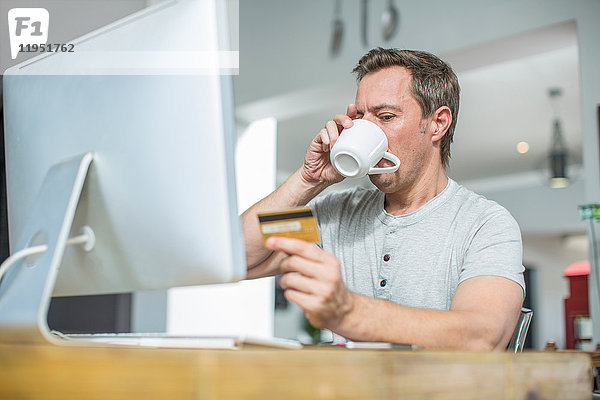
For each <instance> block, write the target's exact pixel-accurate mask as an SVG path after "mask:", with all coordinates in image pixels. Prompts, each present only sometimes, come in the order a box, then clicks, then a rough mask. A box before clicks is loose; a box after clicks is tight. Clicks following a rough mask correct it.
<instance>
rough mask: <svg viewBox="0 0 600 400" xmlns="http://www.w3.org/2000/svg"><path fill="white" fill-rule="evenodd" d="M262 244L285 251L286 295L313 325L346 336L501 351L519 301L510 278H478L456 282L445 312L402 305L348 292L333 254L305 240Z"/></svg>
mask: <svg viewBox="0 0 600 400" xmlns="http://www.w3.org/2000/svg"><path fill="white" fill-rule="evenodd" d="M267 247H268V248H270V249H272V250H276V251H281V252H284V253H286V254H289V255H290V256H289V257H288V258H286V259H285V260H283V262H282V263H281V268H282V270H283V272H284V273H285V275H284V276H283V277H282V279H281V281H280V283H281V286H282V287H283V288H284V289H285V296H286V298H287V299H288V300H290V301H292V302H294V303H296V304H298V305H299V306H300V307H301V308H302V309H303V310H304V312H305V314H306V317H307V318H308V320H309V321H310V322H311V324H313V326H315V327H317V328H327V329H330V330H332V331H333V332H335V333H338V334H340V335H342V336H344V337H347V338H349V339H351V340H357V341H377V342H392V343H410V344H416V345H419V346H423V347H426V348H431V349H461V350H504V349H505V348H506V345H507V344H508V342H509V341H510V337H511V335H512V332H513V330H514V327H515V325H516V322H517V319H518V316H519V311H520V308H521V304H522V302H523V289H522V288H521V286H520V285H519V284H517V283H516V282H513V281H511V280H509V279H506V278H502V277H498V276H479V277H474V278H470V279H467V280H465V281H464V282H462V283H461V284H460V285H459V286H458V288H457V290H456V292H455V295H454V298H453V300H452V304H451V306H450V310H448V311H441V310H429V309H420V308H413V307H405V306H401V305H398V304H394V303H391V302H389V301H385V300H380V299H373V298H370V297H366V296H361V295H359V294H356V293H353V292H351V291H349V290H348V289H347V288H346V287H345V285H344V283H343V281H342V277H341V272H340V265H339V261H338V260H337V258H335V256H333V255H332V254H330V253H327V252H325V251H323V250H321V249H319V248H317V247H315V246H312V245H310V244H308V243H306V242H302V241H299V240H295V239H287V238H270V239H269V241H268V242H267Z"/></svg>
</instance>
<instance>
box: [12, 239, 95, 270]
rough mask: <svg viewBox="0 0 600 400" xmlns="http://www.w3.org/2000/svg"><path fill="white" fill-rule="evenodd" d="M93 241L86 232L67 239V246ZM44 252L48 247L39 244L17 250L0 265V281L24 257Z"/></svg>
mask: <svg viewBox="0 0 600 400" xmlns="http://www.w3.org/2000/svg"><path fill="white" fill-rule="evenodd" d="M93 240H94V238H93V237H92V236H91V235H90V233H89V232H86V233H84V234H82V235H79V236H75V237H73V238H71V239H68V240H67V246H69V245H74V244H88V243H89V242H92V241H93ZM46 250H48V245H47V244H41V245H39V246H32V247H26V248H24V249H23V250H19V251H17V252H16V253H14V254H12V255H11V256H10V257H8V258H7V259H6V260H4V262H3V263H2V264H1V265H0V281H1V280H2V277H3V276H4V275H5V274H6V272H7V271H8V270H9V269H10V268H11V267H12V266H13V265H14V264H16V263H17V262H18V261H20V260H22V259H23V258H25V257H29V256H33V255H35V254H41V253H44V252H45V251H46Z"/></svg>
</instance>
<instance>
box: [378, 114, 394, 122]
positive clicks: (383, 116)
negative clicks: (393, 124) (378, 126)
mask: <svg viewBox="0 0 600 400" xmlns="http://www.w3.org/2000/svg"><path fill="white" fill-rule="evenodd" d="M392 118H394V116H393V115H388V114H386V115H381V116H380V117H379V119H382V120H384V121H389V120H391V119H392Z"/></svg>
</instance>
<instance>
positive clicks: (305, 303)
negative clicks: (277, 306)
mask: <svg viewBox="0 0 600 400" xmlns="http://www.w3.org/2000/svg"><path fill="white" fill-rule="evenodd" d="M283 295H284V296H285V298H286V299H288V300H289V301H291V302H292V303H294V304H296V305H297V306H299V307H300V308H301V309H302V310H304V311H305V312H306V311H307V310H314V309H315V308H316V306H317V298H316V297H314V296H311V295H310V294H306V293H302V292H299V291H297V290H293V289H288V290H286V291H285V292H284V293H283Z"/></svg>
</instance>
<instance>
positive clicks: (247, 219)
mask: <svg viewBox="0 0 600 400" xmlns="http://www.w3.org/2000/svg"><path fill="white" fill-rule="evenodd" d="M352 118H356V105H354V104H350V105H349V106H348V110H347V113H346V114H337V115H336V116H335V117H334V118H333V120H331V121H328V122H327V124H325V127H324V128H323V129H321V131H320V132H319V133H318V134H317V136H316V137H315V138H314V139H313V141H312V142H311V143H310V145H309V147H308V150H307V151H306V155H305V157H304V163H303V165H302V167H300V168H299V169H298V170H297V171H296V172H295V173H293V174H292V175H291V176H290V177H289V178H288V179H287V180H286V181H285V182H284V183H283V184H282V185H281V186H279V187H278V188H277V189H276V190H275V191H274V192H273V193H271V194H270V195H268V196H267V197H265V198H264V199H262V200H260V201H259V202H258V203H256V204H255V205H253V206H252V207H250V208H249V209H248V210H246V211H245V212H244V213H243V214H242V232H243V234H244V240H245V246H246V263H247V265H248V276H247V277H248V278H258V277H261V276H268V275H276V274H279V273H280V270H279V264H280V262H281V261H282V260H283V259H284V258H285V255H284V254H281V253H278V252H273V251H271V250H268V249H266V248H265V247H264V246H263V242H262V236H261V234H260V227H259V223H258V218H257V214H258V213H260V212H262V211H273V210H278V209H283V208H291V207H297V206H303V205H306V204H307V203H308V202H309V201H310V200H312V199H313V198H314V197H315V196H316V195H317V194H319V193H320V192H321V191H323V189H325V188H326V187H328V186H330V185H332V184H334V183H337V182H340V181H341V180H342V179H343V176H341V175H340V174H338V173H337V171H335V169H334V168H333V166H332V165H331V162H330V161H329V151H330V150H331V147H333V145H334V143H335V141H336V140H337V138H338V136H339V133H340V132H341V130H342V129H344V128H350V127H351V126H352V125H353V122H352Z"/></svg>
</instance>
